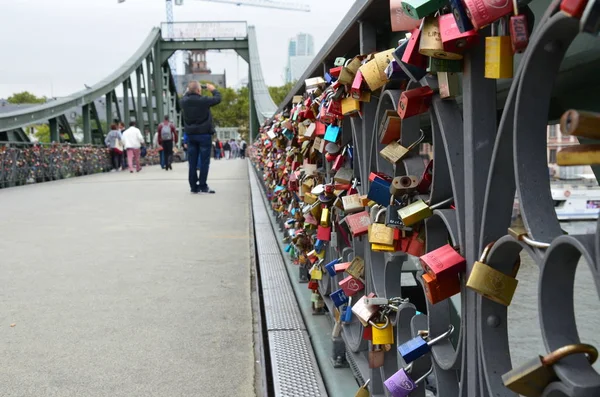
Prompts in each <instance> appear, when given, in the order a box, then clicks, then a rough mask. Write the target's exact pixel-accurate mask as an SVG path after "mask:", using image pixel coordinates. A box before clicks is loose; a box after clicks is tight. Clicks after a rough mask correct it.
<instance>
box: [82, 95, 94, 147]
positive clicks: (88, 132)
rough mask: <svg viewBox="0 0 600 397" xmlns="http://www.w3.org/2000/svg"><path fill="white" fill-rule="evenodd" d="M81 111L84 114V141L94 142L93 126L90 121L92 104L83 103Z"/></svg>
mask: <svg viewBox="0 0 600 397" xmlns="http://www.w3.org/2000/svg"><path fill="white" fill-rule="evenodd" d="M81 113H82V115H83V143H87V144H89V143H92V126H91V123H90V105H89V104H87V105H83V106H82V107H81Z"/></svg>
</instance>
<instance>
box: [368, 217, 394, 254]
mask: <svg viewBox="0 0 600 397" xmlns="http://www.w3.org/2000/svg"><path fill="white" fill-rule="evenodd" d="M386 212H387V208H384V209H382V210H380V211H379V212H378V213H377V216H376V218H375V222H374V223H372V224H371V225H370V226H369V242H370V243H371V244H383V245H394V229H392V228H391V227H388V226H386V225H385V223H383V219H381V216H382V215H385V213H386Z"/></svg>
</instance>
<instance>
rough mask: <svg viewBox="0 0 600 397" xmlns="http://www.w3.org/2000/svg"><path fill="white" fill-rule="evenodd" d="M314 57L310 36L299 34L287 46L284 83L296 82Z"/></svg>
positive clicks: (313, 47) (312, 41)
mask: <svg viewBox="0 0 600 397" xmlns="http://www.w3.org/2000/svg"><path fill="white" fill-rule="evenodd" d="M314 56H315V44H314V39H313V37H312V35H310V34H307V33H299V34H298V35H296V37H293V38H291V39H290V42H289V44H288V62H287V66H286V68H285V82H286V83H291V82H293V81H296V80H298V79H299V78H300V77H301V76H302V74H303V73H304V71H305V70H306V68H307V67H308V66H309V65H310V63H311V62H312V60H313V58H314Z"/></svg>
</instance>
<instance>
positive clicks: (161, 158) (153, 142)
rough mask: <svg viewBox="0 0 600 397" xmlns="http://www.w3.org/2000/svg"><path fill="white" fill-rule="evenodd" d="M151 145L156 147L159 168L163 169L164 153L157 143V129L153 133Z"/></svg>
mask: <svg viewBox="0 0 600 397" xmlns="http://www.w3.org/2000/svg"><path fill="white" fill-rule="evenodd" d="M152 146H154V147H155V148H156V149H158V153H159V156H160V168H162V169H163V170H164V169H165V153H164V151H163V147H162V146H160V145H159V144H158V131H157V132H155V133H154V138H153V139H152Z"/></svg>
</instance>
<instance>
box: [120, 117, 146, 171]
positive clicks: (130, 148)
mask: <svg viewBox="0 0 600 397" xmlns="http://www.w3.org/2000/svg"><path fill="white" fill-rule="evenodd" d="M123 144H124V145H125V149H126V150H127V165H128V166H129V172H131V173H133V167H134V166H135V170H136V171H137V172H140V171H141V170H142V166H141V165H140V149H141V147H142V146H144V137H143V136H142V131H140V129H139V128H137V127H136V126H135V121H132V122H131V123H129V128H127V129H126V130H125V131H124V132H123Z"/></svg>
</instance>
